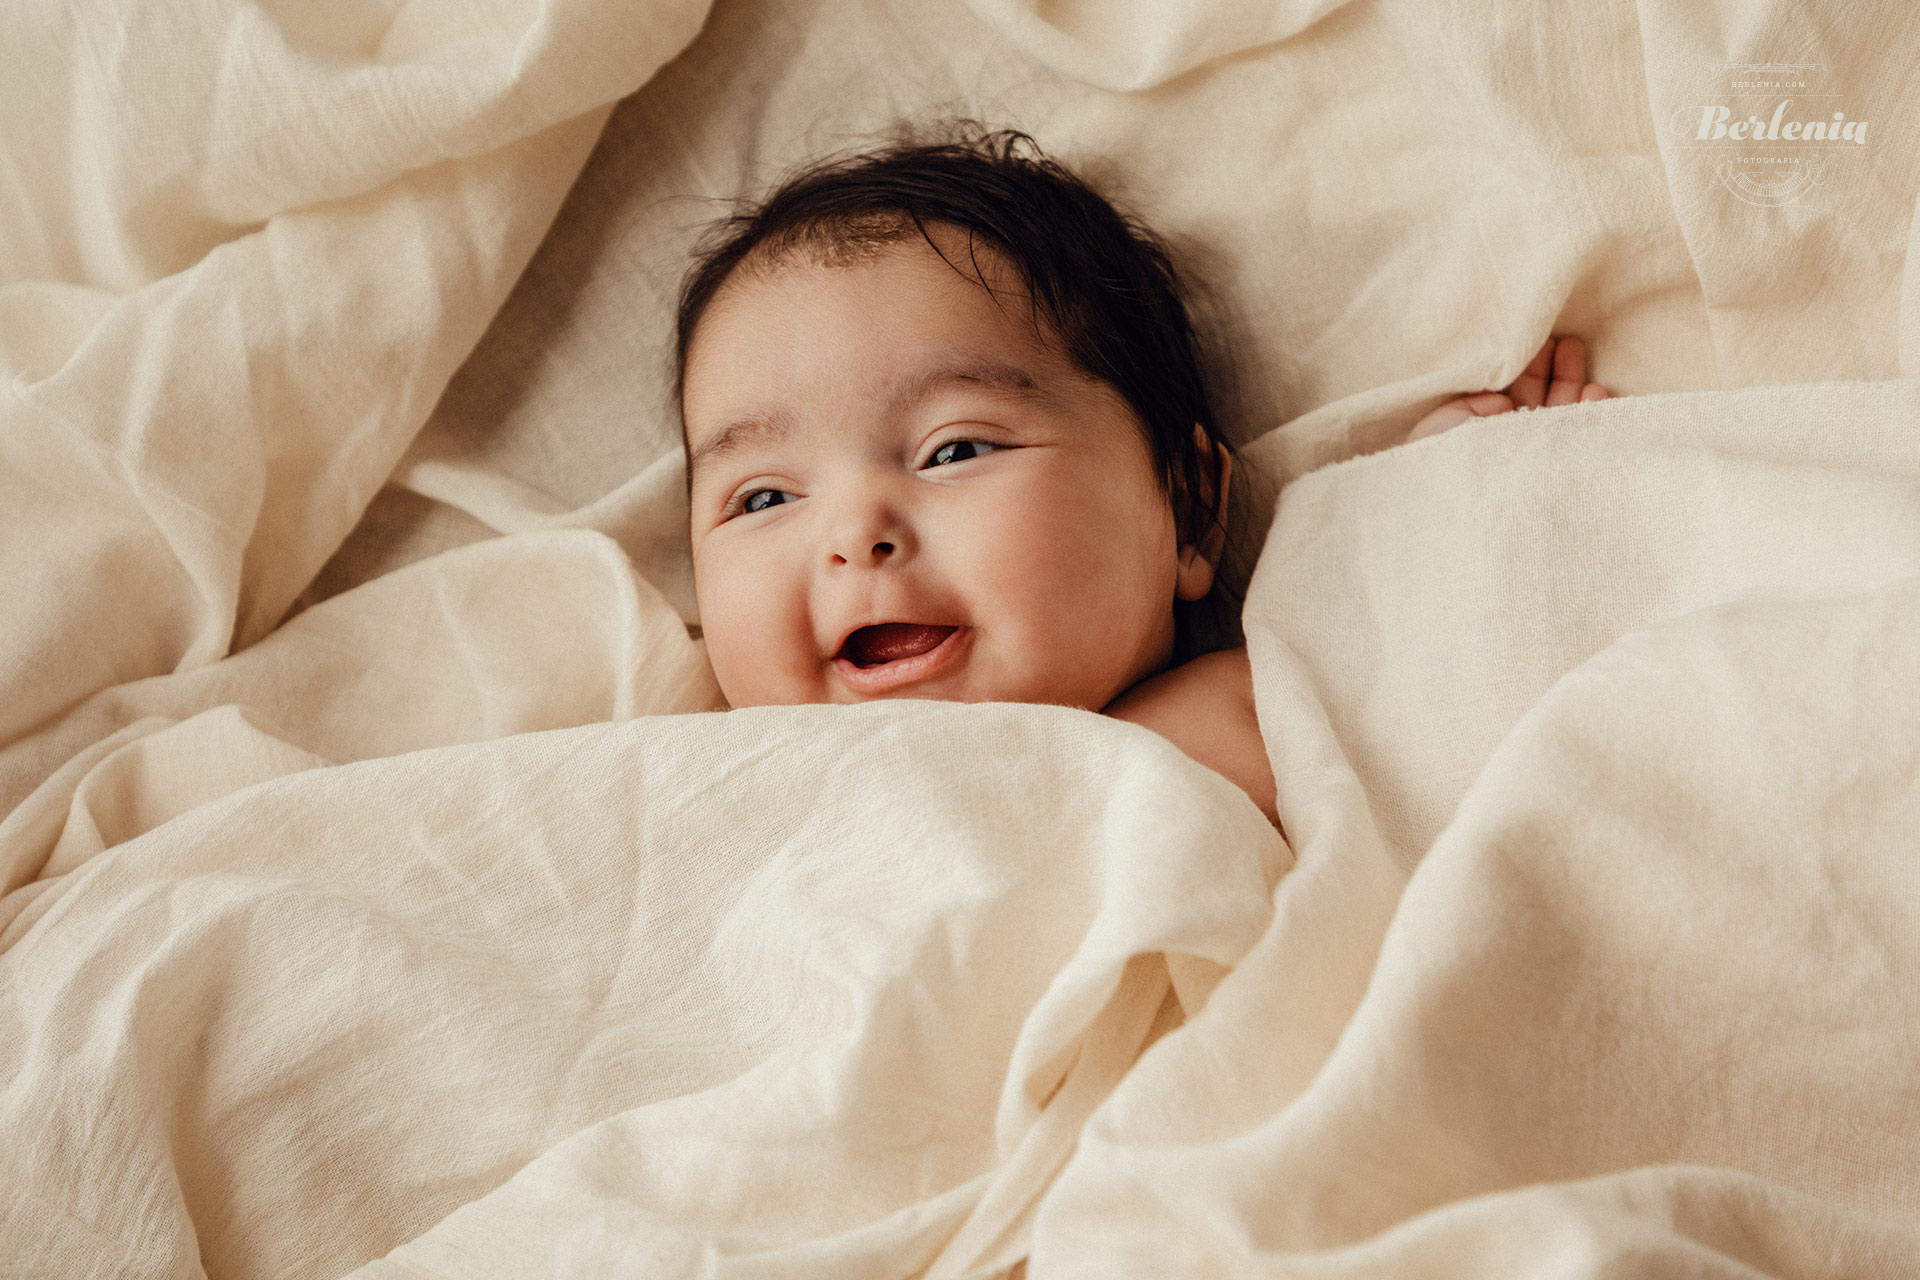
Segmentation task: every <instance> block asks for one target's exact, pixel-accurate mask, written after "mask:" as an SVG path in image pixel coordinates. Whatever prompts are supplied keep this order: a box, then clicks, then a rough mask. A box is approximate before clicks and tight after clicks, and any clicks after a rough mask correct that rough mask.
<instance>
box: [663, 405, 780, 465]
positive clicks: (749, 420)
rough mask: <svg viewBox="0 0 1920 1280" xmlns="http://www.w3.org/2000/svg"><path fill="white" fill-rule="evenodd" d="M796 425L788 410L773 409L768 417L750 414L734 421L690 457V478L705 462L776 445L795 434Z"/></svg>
mask: <svg viewBox="0 0 1920 1280" xmlns="http://www.w3.org/2000/svg"><path fill="white" fill-rule="evenodd" d="M793 425H794V424H793V415H792V414H791V413H788V412H787V411H786V410H785V409H771V410H768V411H767V412H765V413H749V414H747V415H745V416H744V417H739V418H735V419H734V420H733V421H732V422H729V423H728V424H727V425H726V426H724V427H722V428H720V430H718V431H716V432H714V433H713V438H712V439H711V440H708V441H707V442H706V443H705V444H703V445H701V446H700V447H699V448H698V449H695V450H694V451H693V452H692V453H691V454H689V455H688V456H687V475H688V476H689V477H691V476H692V475H693V469H694V468H695V467H696V466H698V465H699V464H700V463H701V462H702V461H703V460H704V459H707V458H724V457H726V456H727V455H728V454H731V453H744V452H745V451H746V450H748V449H750V448H752V447H753V446H755V445H770V444H776V443H778V442H779V441H781V440H783V439H785V438H786V437H787V436H789V435H792V434H793Z"/></svg>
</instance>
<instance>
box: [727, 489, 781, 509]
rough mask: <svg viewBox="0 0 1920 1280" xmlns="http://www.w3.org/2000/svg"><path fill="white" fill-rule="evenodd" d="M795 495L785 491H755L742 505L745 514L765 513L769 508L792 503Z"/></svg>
mask: <svg viewBox="0 0 1920 1280" xmlns="http://www.w3.org/2000/svg"><path fill="white" fill-rule="evenodd" d="M792 501H793V495H792V494H790V493H788V492H787V491H786V490H785V489H755V490H754V491H753V492H752V493H750V494H748V495H747V497H746V500H745V501H744V502H742V503H741V504H740V510H741V511H742V512H743V513H744V512H754V511H765V510H766V509H767V508H768V507H777V506H779V505H780V504H781V503H783V502H792Z"/></svg>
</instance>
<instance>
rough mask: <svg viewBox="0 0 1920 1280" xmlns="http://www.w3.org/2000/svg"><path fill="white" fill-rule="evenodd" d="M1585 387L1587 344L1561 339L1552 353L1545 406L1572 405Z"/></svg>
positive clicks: (1571, 339) (1572, 339) (1577, 340)
mask: <svg viewBox="0 0 1920 1280" xmlns="http://www.w3.org/2000/svg"><path fill="white" fill-rule="evenodd" d="M1586 385H1587V344H1586V343H1584V342H1582V341H1580V339H1578V338H1562V339H1560V343H1559V345H1558V346H1557V347H1556V348H1555V349H1554V353H1553V384H1552V385H1551V386H1549V387H1548V388H1547V404H1548V405H1560V404H1572V403H1573V402H1574V401H1576V400H1578V399H1579V398H1580V395H1581V391H1582V388H1584V387H1585V386H1586Z"/></svg>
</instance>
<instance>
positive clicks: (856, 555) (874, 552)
mask: <svg viewBox="0 0 1920 1280" xmlns="http://www.w3.org/2000/svg"><path fill="white" fill-rule="evenodd" d="M864 541H866V539H865V538H858V539H855V540H854V541H853V542H851V543H850V544H847V545H846V547H845V548H844V549H842V548H838V547H837V548H835V549H834V550H833V551H832V552H831V553H830V558H831V559H832V560H833V562H834V563H835V564H853V563H856V562H858V561H861V560H865V561H866V562H868V563H870V564H879V563H880V562H881V561H883V560H885V559H886V558H887V557H888V556H891V555H892V554H893V552H894V544H893V542H892V540H891V539H882V540H880V541H878V542H876V543H874V544H873V546H871V547H870V548H868V549H867V550H866V552H864V553H862V552H861V551H860V549H859V547H860V543H862V542H864ZM849 552H850V553H851V554H848V553H849Z"/></svg>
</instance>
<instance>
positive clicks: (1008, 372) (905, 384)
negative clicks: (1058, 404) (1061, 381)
mask: <svg viewBox="0 0 1920 1280" xmlns="http://www.w3.org/2000/svg"><path fill="white" fill-rule="evenodd" d="M956 382H958V383H965V384H970V385H974V386H982V387H986V388H988V389H989V390H992V391H999V392H1004V393H1005V394H1007V395H1012V396H1017V397H1019V398H1020V399H1023V400H1038V401H1042V402H1045V401H1050V400H1052V397H1051V396H1049V395H1048V394H1047V393H1046V391H1045V390H1043V389H1042V388H1041V386H1040V383H1039V380H1038V379H1036V378H1035V377H1034V376H1033V375H1032V374H1031V373H1029V372H1027V371H1026V370H1025V369H1023V368H1021V367H1020V366H1019V365H1016V364H1009V363H1007V362H1005V361H1002V360H989V359H984V358H979V357H967V358H964V359H959V360H949V361H946V362H945V363H942V364H937V365H935V366H933V367H932V368H931V369H925V370H922V371H921V372H920V373H918V374H915V375H912V376H910V377H905V378H902V379H900V380H899V381H897V382H896V383H895V384H894V387H893V389H892V395H891V396H890V397H889V404H888V408H889V410H890V411H891V412H893V413H900V412H902V411H903V410H906V409H908V408H911V407H912V406H913V405H915V404H918V403H919V402H920V401H922V400H924V399H926V398H927V397H928V396H929V395H931V394H933V392H935V391H937V390H938V389H939V388H941V387H943V386H947V385H949V384H951V383H956Z"/></svg>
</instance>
